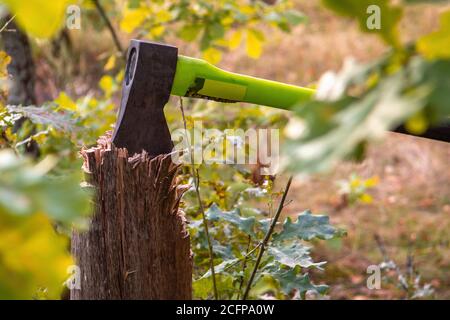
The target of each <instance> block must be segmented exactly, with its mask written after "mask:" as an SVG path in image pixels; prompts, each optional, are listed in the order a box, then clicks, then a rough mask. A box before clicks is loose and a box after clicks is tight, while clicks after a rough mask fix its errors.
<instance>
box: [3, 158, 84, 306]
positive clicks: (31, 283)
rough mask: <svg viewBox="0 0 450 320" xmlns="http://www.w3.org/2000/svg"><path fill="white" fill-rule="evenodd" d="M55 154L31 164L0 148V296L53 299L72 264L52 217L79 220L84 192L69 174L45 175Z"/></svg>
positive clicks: (65, 220) (81, 221) (60, 288)
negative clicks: (59, 175)
mask: <svg viewBox="0 0 450 320" xmlns="http://www.w3.org/2000/svg"><path fill="white" fill-rule="evenodd" d="M55 160H56V159H55V158H46V159H45V160H43V161H41V162H40V163H38V164H36V165H33V164H32V163H31V162H30V161H29V160H28V159H24V158H19V157H17V156H16V155H15V154H14V152H13V151H12V150H8V149H6V150H2V151H0V283H1V285H0V297H2V298H10V299H31V298H33V297H35V298H49V299H57V298H59V295H60V293H61V291H62V289H63V282H64V280H65V279H66V278H67V276H68V274H67V273H66V269H67V267H68V266H69V265H72V264H73V261H72V258H71V256H70V254H69V253H68V251H67V247H68V241H67V240H68V239H67V238H66V237H65V236H63V235H58V234H56V232H55V230H54V227H53V224H54V223H55V221H59V222H63V223H65V224H68V225H69V226H70V224H71V223H76V224H78V225H81V224H83V222H84V221H83V220H82V217H83V216H84V217H86V215H87V213H88V212H89V206H88V194H87V193H85V192H84V191H82V190H81V189H80V187H79V185H78V181H79V179H78V178H77V177H73V176H65V177H51V176H49V175H48V174H47V172H48V171H50V170H51V169H52V168H53V166H54V165H55Z"/></svg>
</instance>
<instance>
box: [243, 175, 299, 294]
mask: <svg viewBox="0 0 450 320" xmlns="http://www.w3.org/2000/svg"><path fill="white" fill-rule="evenodd" d="M291 182H292V176H290V177H289V180H288V182H287V184H286V188H285V190H284V192H283V197H282V198H281V201H280V204H279V205H278V209H277V212H276V213H275V217H274V218H273V220H272V223H271V224H270V228H269V230H268V231H267V233H266V236H265V237H264V240H263V241H262V242H261V245H260V249H259V253H258V257H257V258H256V262H255V266H254V267H253V271H252V274H251V276H250V280H249V281H248V283H247V287H246V288H245V293H244V296H243V298H242V300H247V298H248V294H249V292H250V289H251V287H252V283H253V280H254V279H255V276H256V273H257V272H258V268H259V264H260V263H261V259H262V256H263V255H264V252H265V251H266V246H267V244H268V243H269V240H270V237H271V236H272V233H273V231H274V229H275V226H276V225H277V222H278V219H279V218H280V215H281V211H283V207H284V202H285V201H286V196H287V194H288V192H289V188H290V187H291Z"/></svg>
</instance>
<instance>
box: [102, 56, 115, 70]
mask: <svg viewBox="0 0 450 320" xmlns="http://www.w3.org/2000/svg"><path fill="white" fill-rule="evenodd" d="M115 65H116V56H115V55H112V56H111V57H109V58H108V61H106V64H105V66H104V68H103V69H104V70H105V71H109V70H111V69H113V68H114V67H115Z"/></svg>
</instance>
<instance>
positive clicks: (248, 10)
mask: <svg viewBox="0 0 450 320" xmlns="http://www.w3.org/2000/svg"><path fill="white" fill-rule="evenodd" d="M239 10H240V11H241V12H242V13H245V14H249V15H250V14H253V13H255V12H256V9H255V7H254V6H251V5H243V6H240V7H239Z"/></svg>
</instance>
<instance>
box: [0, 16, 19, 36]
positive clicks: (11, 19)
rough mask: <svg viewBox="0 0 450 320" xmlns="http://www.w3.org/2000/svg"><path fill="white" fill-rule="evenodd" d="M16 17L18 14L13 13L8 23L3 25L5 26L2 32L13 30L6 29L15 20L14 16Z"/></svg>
mask: <svg viewBox="0 0 450 320" xmlns="http://www.w3.org/2000/svg"><path fill="white" fill-rule="evenodd" d="M15 17H16V15H13V16H12V17H11V18H10V19H9V20H8V21H6V23H5V24H4V25H3V27H2V28H1V29H0V33H2V32H3V31H11V30H6V28H7V27H8V25H9V24H10V23H11V22H12V21H13V20H14V18H15Z"/></svg>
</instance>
